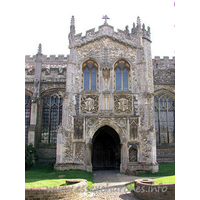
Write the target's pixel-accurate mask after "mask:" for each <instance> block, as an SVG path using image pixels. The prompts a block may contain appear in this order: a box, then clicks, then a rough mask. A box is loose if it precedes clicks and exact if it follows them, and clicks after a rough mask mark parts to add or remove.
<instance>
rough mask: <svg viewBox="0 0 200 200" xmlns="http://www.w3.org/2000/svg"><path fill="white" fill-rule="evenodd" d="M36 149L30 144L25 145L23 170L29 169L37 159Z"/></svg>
mask: <svg viewBox="0 0 200 200" xmlns="http://www.w3.org/2000/svg"><path fill="white" fill-rule="evenodd" d="M36 153H37V151H36V148H35V147H33V145H32V144H29V145H27V144H25V169H30V168H31V166H33V164H34V163H35V160H36V159H37V155H36Z"/></svg>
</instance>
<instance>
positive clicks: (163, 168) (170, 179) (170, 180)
mask: <svg viewBox="0 0 200 200" xmlns="http://www.w3.org/2000/svg"><path fill="white" fill-rule="evenodd" d="M137 176H138V178H140V177H157V176H163V177H159V178H153V179H154V180H155V185H159V184H160V183H162V184H174V183H175V163H163V164H160V165H159V171H158V172H156V173H152V172H147V173H144V174H138V175H137ZM126 187H127V189H128V190H132V191H133V189H134V182H131V183H128V184H126Z"/></svg>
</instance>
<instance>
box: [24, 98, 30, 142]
mask: <svg viewBox="0 0 200 200" xmlns="http://www.w3.org/2000/svg"><path fill="white" fill-rule="evenodd" d="M30 111H31V97H30V96H25V143H26V144H28V129H29V126H30V113H31V112H30Z"/></svg>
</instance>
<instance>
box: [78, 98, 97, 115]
mask: <svg viewBox="0 0 200 200" xmlns="http://www.w3.org/2000/svg"><path fill="white" fill-rule="evenodd" d="M80 107H81V112H82V113H97V112H98V110H99V96H98V95H83V96H81V105H80Z"/></svg>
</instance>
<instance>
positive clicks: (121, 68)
mask: <svg viewBox="0 0 200 200" xmlns="http://www.w3.org/2000/svg"><path fill="white" fill-rule="evenodd" d="M129 71H130V66H129V64H128V63H127V62H126V61H125V60H120V61H118V62H117V63H116V64H115V89H116V90H128V89H129Z"/></svg>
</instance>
